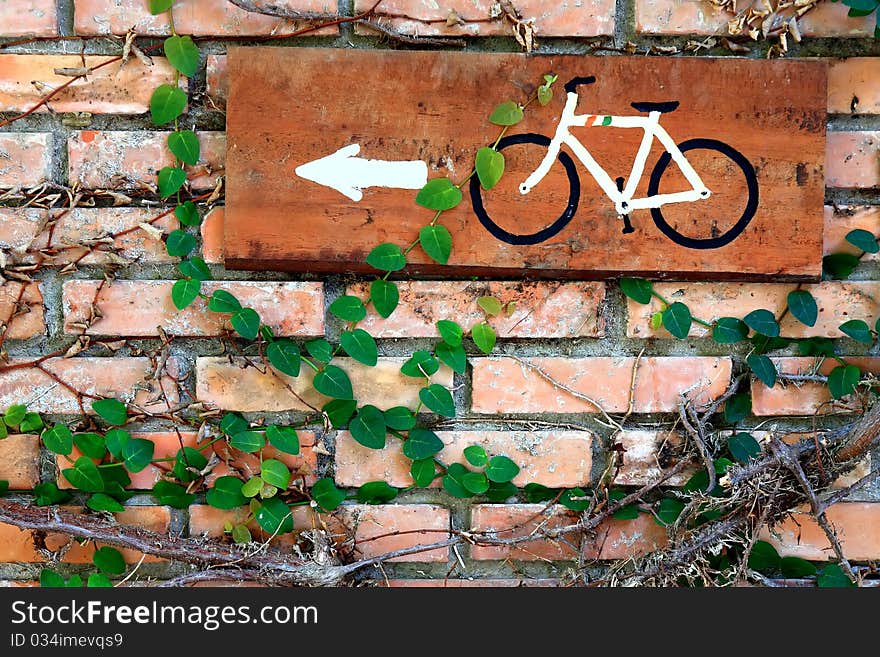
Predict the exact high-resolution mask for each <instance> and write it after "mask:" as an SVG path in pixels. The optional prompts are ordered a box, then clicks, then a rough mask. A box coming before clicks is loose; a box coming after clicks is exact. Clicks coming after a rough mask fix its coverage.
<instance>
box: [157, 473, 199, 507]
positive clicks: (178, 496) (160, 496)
mask: <svg viewBox="0 0 880 657" xmlns="http://www.w3.org/2000/svg"><path fill="white" fill-rule="evenodd" d="M153 497H155V498H156V501H158V502H159V504H162V505H163V506H170V507H172V508H175V509H186V508H188V507H189V506H190V505H191V504H192V503H193V502H194V501H195V499H196V496H195V495H193V494H192V493H187V492H186V488H184V487H183V486H181V485H180V484H175V483H174V482H172V481H165V480H163V479H160V480H159V481H157V482H156V483H155V485H154V486H153Z"/></svg>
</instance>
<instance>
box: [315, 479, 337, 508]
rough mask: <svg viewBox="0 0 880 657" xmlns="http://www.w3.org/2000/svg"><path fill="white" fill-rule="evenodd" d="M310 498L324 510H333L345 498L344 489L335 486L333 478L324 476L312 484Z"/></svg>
mask: <svg viewBox="0 0 880 657" xmlns="http://www.w3.org/2000/svg"><path fill="white" fill-rule="evenodd" d="M312 498H313V499H314V500H315V502H316V503H317V505H318V506H319V507H321V509H323V510H324V511H333V510H334V509H336V508H337V507H338V506H339V505H340V504H342V502H343V500H345V491H342V490H339V489H338V488H336V484H334V483H333V480H332V479H330V478H329V477H325V478H324V479H319V480H318V481H316V482H315V485H314V486H312Z"/></svg>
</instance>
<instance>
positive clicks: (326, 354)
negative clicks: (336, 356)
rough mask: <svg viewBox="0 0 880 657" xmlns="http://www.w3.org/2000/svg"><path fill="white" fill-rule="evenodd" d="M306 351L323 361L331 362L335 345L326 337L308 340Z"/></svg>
mask: <svg viewBox="0 0 880 657" xmlns="http://www.w3.org/2000/svg"><path fill="white" fill-rule="evenodd" d="M306 351H308V352H309V354H310V355H311V356H313V357H314V358H317V359H318V360H320V361H321V362H323V363H329V362H330V361H331V360H332V358H333V346H332V345H331V344H330V343H329V342H327V341H326V340H324V339H318V340H310V341H309V342H306Z"/></svg>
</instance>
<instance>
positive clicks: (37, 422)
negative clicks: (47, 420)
mask: <svg viewBox="0 0 880 657" xmlns="http://www.w3.org/2000/svg"><path fill="white" fill-rule="evenodd" d="M18 430H19V431H20V432H21V433H33V432H35V431H42V430H43V418H41V417H40V414H39V413H25V414H24V418H23V419H22V421H21V422H20V423H19V425H18Z"/></svg>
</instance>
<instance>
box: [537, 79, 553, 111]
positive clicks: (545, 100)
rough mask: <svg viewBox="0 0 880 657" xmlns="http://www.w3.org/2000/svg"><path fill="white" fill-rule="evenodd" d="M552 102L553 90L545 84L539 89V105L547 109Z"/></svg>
mask: <svg viewBox="0 0 880 657" xmlns="http://www.w3.org/2000/svg"><path fill="white" fill-rule="evenodd" d="M551 100H553V89H551V88H550V87H548V86H546V85H543V84H542V85H541V86H540V87H538V104H539V105H540V106H541V107H546V106H547V105H548V104H549V103H550V101H551Z"/></svg>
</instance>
